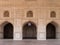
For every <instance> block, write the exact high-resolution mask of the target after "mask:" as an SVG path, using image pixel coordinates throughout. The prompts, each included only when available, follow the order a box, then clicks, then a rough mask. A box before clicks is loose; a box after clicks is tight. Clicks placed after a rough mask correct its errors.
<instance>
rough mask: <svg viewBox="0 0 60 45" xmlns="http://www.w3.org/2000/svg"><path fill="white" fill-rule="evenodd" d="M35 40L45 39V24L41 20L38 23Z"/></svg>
mask: <svg viewBox="0 0 60 45" xmlns="http://www.w3.org/2000/svg"><path fill="white" fill-rule="evenodd" d="M37 40H46V26H45V24H44V23H43V22H39V24H38V29H37Z"/></svg>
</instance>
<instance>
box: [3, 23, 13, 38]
mask: <svg viewBox="0 0 60 45" xmlns="http://www.w3.org/2000/svg"><path fill="white" fill-rule="evenodd" d="M3 33H4V34H3V38H4V39H13V25H12V24H11V23H7V24H5V25H4V27H3Z"/></svg>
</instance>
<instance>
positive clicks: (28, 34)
mask: <svg viewBox="0 0 60 45" xmlns="http://www.w3.org/2000/svg"><path fill="white" fill-rule="evenodd" d="M36 38H37V28H36V25H35V24H34V23H33V22H27V23H26V24H24V26H23V39H36Z"/></svg>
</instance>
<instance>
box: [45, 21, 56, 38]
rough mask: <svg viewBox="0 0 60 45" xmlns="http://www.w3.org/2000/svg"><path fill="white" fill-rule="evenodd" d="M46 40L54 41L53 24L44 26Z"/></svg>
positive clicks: (54, 27)
mask: <svg viewBox="0 0 60 45" xmlns="http://www.w3.org/2000/svg"><path fill="white" fill-rule="evenodd" d="M46 39H56V26H55V25H54V23H53V22H51V23H48V24H47V26H46Z"/></svg>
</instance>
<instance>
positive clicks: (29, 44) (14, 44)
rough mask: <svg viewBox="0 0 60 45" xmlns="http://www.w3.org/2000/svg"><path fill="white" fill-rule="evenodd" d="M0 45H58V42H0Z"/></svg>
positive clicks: (59, 43) (59, 42) (59, 44)
mask: <svg viewBox="0 0 60 45" xmlns="http://www.w3.org/2000/svg"><path fill="white" fill-rule="evenodd" d="M0 45H60V40H22V41H16V40H15V41H13V40H0Z"/></svg>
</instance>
